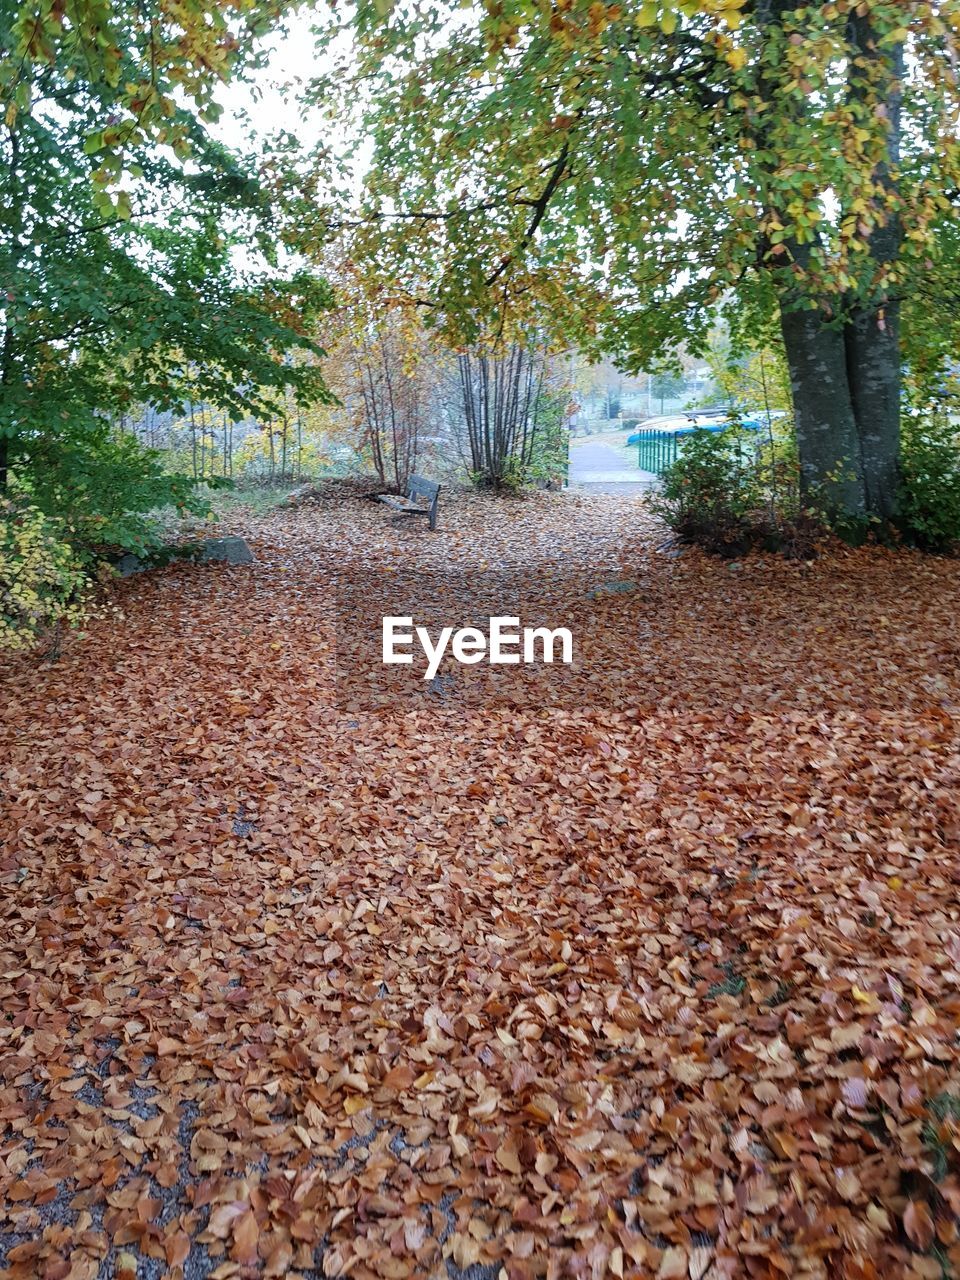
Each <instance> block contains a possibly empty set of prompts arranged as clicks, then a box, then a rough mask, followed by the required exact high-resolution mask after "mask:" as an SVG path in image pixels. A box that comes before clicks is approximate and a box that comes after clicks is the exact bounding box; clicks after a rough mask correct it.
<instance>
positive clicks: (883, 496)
mask: <svg viewBox="0 0 960 1280" xmlns="http://www.w3.org/2000/svg"><path fill="white" fill-rule="evenodd" d="M899 312H900V307H899V303H896V302H893V303H891V302H888V303H887V305H886V306H885V307H884V308H882V309H881V308H873V309H872V310H863V309H860V310H857V311H855V312H854V313H853V316H852V317H851V320H850V323H849V324H848V326H847V328H846V330H845V331H844V339H845V344H846V357H847V376H848V379H849V383H850V399H851V402H852V404H853V412H854V417H855V418H856V422H857V432H858V434H859V437H860V458H861V466H862V473H863V489H864V501H865V504H866V509H867V511H868V512H869V514H870V515H871V516H874V517H876V518H877V519H879V520H881V521H884V522H887V521H890V520H892V519H893V518H894V517H895V516H896V514H897V499H898V493H899V488H900V381H901V374H900V314H899Z"/></svg>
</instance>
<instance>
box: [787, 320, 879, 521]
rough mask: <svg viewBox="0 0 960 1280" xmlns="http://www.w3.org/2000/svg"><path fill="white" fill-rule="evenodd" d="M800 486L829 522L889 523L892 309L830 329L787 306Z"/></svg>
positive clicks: (788, 361) (819, 321)
mask: <svg viewBox="0 0 960 1280" xmlns="http://www.w3.org/2000/svg"><path fill="white" fill-rule="evenodd" d="M781 329H782V332H783V339H784V347H785V349H786V356H787V366H788V368H789V370H790V385H791V390H792V394H793V408H794V418H795V421H796V430H797V449H798V452H799V455H800V482H801V488H802V490H803V493H804V496H805V497H806V498H808V499H809V501H810V503H811V505H812V506H813V507H815V508H816V509H819V510H822V511H823V512H824V513H825V514H826V515H827V516H828V517H829V518H830V519H832V520H838V519H839V520H841V521H844V520H845V521H854V522H860V521H863V520H866V519H870V520H875V521H880V522H881V523H883V524H886V523H888V522H889V521H891V520H892V519H894V518H895V517H896V514H897V495H898V491H899V484H900V470H899V456H900V382H901V370H900V333H899V314H898V306H897V304H896V303H889V302H888V303H887V305H886V306H885V307H884V308H883V309H882V310H881V309H878V308H872V309H870V310H867V309H857V308H855V309H854V310H853V311H852V313H851V314H850V315H849V316H848V317H846V319H845V321H844V323H843V324H842V325H840V326H838V325H837V324H836V323H835V324H834V325H833V326H832V327H831V326H830V325H829V324H828V323H827V322H826V321H825V319H824V318H823V316H822V313H821V312H819V311H812V310H795V309H791V308H790V306H789V305H785V307H784V309H783V311H782V313H781Z"/></svg>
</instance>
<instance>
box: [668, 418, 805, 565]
mask: <svg viewBox="0 0 960 1280" xmlns="http://www.w3.org/2000/svg"><path fill="white" fill-rule="evenodd" d="M652 505H653V507H654V510H655V511H656V512H657V514H658V515H660V516H661V518H662V519H663V520H665V521H666V523H667V524H668V525H669V526H670V528H671V529H673V530H674V532H675V533H677V534H679V535H680V537H682V538H684V539H685V540H687V541H689V542H695V543H697V544H698V545H700V546H702V547H704V549H705V550H707V551H712V552H716V553H717V554H719V555H741V554H743V553H744V552H745V551H748V550H750V548H752V547H762V548H764V549H766V550H771V551H773V550H776V551H783V552H784V553H785V554H786V555H789V556H806V555H809V554H811V552H812V550H813V548H814V545H815V542H816V539H817V537H818V535H819V532H820V526H819V522H818V521H817V520H816V518H815V516H814V515H813V513H812V512H808V511H805V510H804V509H803V507H802V505H801V503H800V496H799V469H798V466H797V459H796V450H795V447H794V445H793V443H792V440H791V439H790V438H782V437H781V438H779V439H771V438H770V437H769V436H767V437H764V436H762V435H761V434H760V433H758V432H754V431H745V430H743V429H741V428H738V427H731V428H729V429H728V430H726V431H719V432H713V431H696V432H694V433H693V434H692V435H689V436H686V437H684V439H683V445H682V452H681V453H680V454H679V456H678V457H677V460H676V462H674V463H673V464H672V465H671V466H669V467H668V468H667V469H666V471H664V473H663V476H662V484H661V489H660V492H659V493H658V494H657V495H656V496H655V497H654V499H653V502H652Z"/></svg>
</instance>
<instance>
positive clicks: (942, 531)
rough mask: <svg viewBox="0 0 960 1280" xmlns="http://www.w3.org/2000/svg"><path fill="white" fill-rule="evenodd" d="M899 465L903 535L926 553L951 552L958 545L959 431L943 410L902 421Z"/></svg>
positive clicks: (959, 527) (959, 490)
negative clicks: (901, 455) (901, 457)
mask: <svg viewBox="0 0 960 1280" xmlns="http://www.w3.org/2000/svg"><path fill="white" fill-rule="evenodd" d="M901 466H902V472H903V491H902V494H901V507H900V510H901V519H902V523H903V529H904V532H905V534H906V536H907V537H908V538H909V539H911V540H912V541H914V542H916V543H917V544H918V545H920V546H922V547H926V548H928V549H930V550H934V551H944V550H955V549H956V548H957V547H958V546H960V429H958V427H957V424H956V421H955V420H954V419H953V415H952V414H951V413H950V412H949V411H944V410H941V411H940V412H939V413H935V412H927V413H918V414H915V415H911V416H908V417H907V418H906V420H905V423H904V431H903V459H902V463H901Z"/></svg>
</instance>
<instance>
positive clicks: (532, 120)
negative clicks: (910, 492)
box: [319, 0, 960, 523]
mask: <svg viewBox="0 0 960 1280" xmlns="http://www.w3.org/2000/svg"><path fill="white" fill-rule="evenodd" d="M341 21H342V22H343V23H348V24H349V25H350V26H351V28H352V36H353V47H352V51H351V53H350V54H349V55H348V56H349V57H350V58H351V59H352V61H353V63H354V64H355V73H354V75H352V76H351V75H350V74H349V68H345V67H344V66H342V65H338V66H337V67H336V68H335V71H334V73H333V75H332V76H331V77H330V78H329V79H328V80H327V81H326V82H325V83H324V84H322V85H321V86H320V87H319V91H320V92H326V93H327V94H328V95H331V96H338V101H339V102H340V105H341V108H342V109H344V110H345V109H347V108H348V107H349V106H350V105H351V104H352V106H353V109H354V111H355V112H357V113H359V116H360V118H361V119H362V121H363V122H364V123H365V125H366V126H367V127H368V128H369V130H370V132H371V134H372V136H373V139H374V144H375V162H374V165H373V167H372V172H371V177H370V179H369V181H368V183H367V187H366V197H365V201H364V204H363V207H362V209H360V210H359V212H358V213H357V214H356V216H355V217H354V219H353V226H352V230H353V240H354V245H355V252H356V253H358V254H366V255H367V256H368V257H369V258H370V259H372V260H376V261H377V262H378V263H379V264H380V265H381V269H382V270H383V271H384V272H386V273H387V274H388V275H389V276H390V277H391V278H393V279H395V280H397V281H398V282H399V283H401V284H403V285H404V286H405V287H406V289H407V291H408V293H409V295H410V296H411V297H414V298H416V299H418V300H419V301H420V303H421V304H422V305H424V306H425V307H427V308H428V309H430V310H431V311H433V312H435V313H436V314H437V315H438V317H442V323H445V324H447V325H448V326H450V327H451V328H452V329H453V330H454V331H455V332H461V333H465V334H466V335H467V336H468V337H471V336H472V337H475V336H476V334H477V332H478V330H479V329H482V328H487V329H490V328H493V329H494V330H496V328H497V327H498V326H499V325H501V324H502V323H503V317H504V315H505V314H507V313H508V312H511V313H516V314H520V315H521V316H522V315H525V314H529V313H530V312H531V311H535V312H536V315H537V317H538V322H543V318H544V317H547V318H548V319H549V320H550V321H551V322H552V323H554V324H555V325H557V326H558V327H560V328H562V329H564V330H565V332H566V334H567V336H568V337H569V338H571V339H572V340H575V341H576V342H578V343H579V344H580V345H581V346H583V347H585V348H587V349H594V350H597V351H604V350H606V351H610V352H612V353H614V354H615V355H619V356H620V358H621V359H622V360H623V361H626V362H627V363H628V364H629V365H630V366H632V367H634V368H636V367H640V366H641V365H642V363H643V361H644V359H645V358H648V357H656V356H657V355H658V354H662V353H663V351H664V350H665V349H669V348H672V347H675V346H676V345H678V344H679V342H680V340H681V339H685V340H686V342H687V344H688V346H689V348H690V349H691V350H694V351H699V350H701V349H702V347H703V345H704V343H705V341H706V337H707V334H708V332H709V329H710V326H711V325H712V324H713V323H714V322H715V320H716V311H717V308H718V306H719V307H721V308H722V307H723V306H725V305H729V306H730V307H731V308H732V309H734V310H735V311H736V313H737V315H738V319H739V323H740V324H741V326H743V325H744V324H749V323H752V322H755V323H756V324H758V325H763V324H765V323H766V322H767V320H768V319H769V317H770V316H771V315H777V316H778V317H779V323H780V327H781V331H782V336H783V341H784V345H785V350H786V356H787V362H788V366H789V370H790V378H791V385H792V397H793V406H794V415H795V419H796V429H797V436H798V446H799V451H800V459H801V469H802V475H803V482H804V487H805V490H806V492H807V494H808V495H810V496H813V497H815V498H816V500H817V502H818V503H819V504H821V505H822V506H823V508H824V509H826V510H827V511H828V512H829V513H830V514H831V515H833V516H834V517H836V518H838V519H840V520H844V521H852V522H855V523H863V522H864V521H866V520H869V519H872V518H877V519H881V520H885V519H888V518H890V517H892V516H894V515H895V514H896V509H897V492H898V448H899V412H900V383H901V359H900V309H901V299H902V298H903V297H904V296H905V295H906V296H910V294H911V292H912V291H913V290H915V289H916V287H917V283H918V280H919V279H920V278H921V277H922V276H923V275H924V274H929V272H930V271H931V270H935V269H936V263H937V261H938V257H939V246H938V241H937V236H936V229H937V225H938V221H940V220H942V219H943V218H944V217H946V216H949V212H950V210H951V209H952V204H951V202H952V201H953V200H954V193H955V190H956V188H957V186H958V179H960V149H958V147H957V144H956V140H955V135H954V130H953V128H952V126H951V124H950V121H951V120H952V119H953V113H954V112H955V110H956V107H957V105H958V78H957V73H956V69H955V67H956V41H957V33H958V27H960V7H958V3H957V0H942V2H940V3H920V2H918V0H861V2H860V3H857V2H856V0H825V2H822V3H821V2H817V3H798V2H797V0H646V2H644V3H637V2H635V0H634V2H633V3H618V4H608V3H604V2H603V0H594V2H592V3H591V2H590V0H562V2H560V0H558V2H557V3H555V4H541V3H536V2H531V0H496V2H495V3H488V4H485V5H484V6H483V7H482V8H470V9H469V10H468V11H464V10H463V9H462V7H461V6H459V5H458V4H457V3H455V0H447V2H446V3H438V4H435V5H432V6H428V7H423V6H416V5H413V4H410V3H407V2H406V0H403V2H401V3H399V4H396V5H391V3H389V0H361V2H360V3H359V4H358V5H357V6H356V10H355V12H354V13H353V16H352V17H351V16H349V15H347V16H345V17H344V18H343V19H342V20H341ZM330 34H331V35H332V36H335V35H336V27H335V24H332V25H331V29H330ZM331 47H333V46H331ZM945 55H946V56H945ZM411 264H412V265H411Z"/></svg>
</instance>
